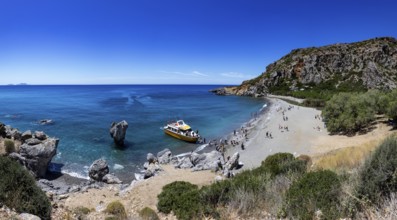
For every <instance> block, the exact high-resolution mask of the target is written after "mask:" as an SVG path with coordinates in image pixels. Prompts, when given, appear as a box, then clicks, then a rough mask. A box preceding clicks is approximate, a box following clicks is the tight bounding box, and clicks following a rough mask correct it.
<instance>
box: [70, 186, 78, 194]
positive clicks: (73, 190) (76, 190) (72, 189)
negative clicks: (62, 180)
mask: <svg viewBox="0 0 397 220" xmlns="http://www.w3.org/2000/svg"><path fill="white" fill-rule="evenodd" d="M80 190H81V188H80V186H72V187H70V189H69V191H68V192H69V193H75V192H78V191H80Z"/></svg>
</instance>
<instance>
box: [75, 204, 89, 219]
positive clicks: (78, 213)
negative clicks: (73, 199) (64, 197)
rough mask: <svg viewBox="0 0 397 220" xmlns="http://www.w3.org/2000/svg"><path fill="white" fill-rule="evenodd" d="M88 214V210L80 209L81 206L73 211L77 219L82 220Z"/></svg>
mask: <svg viewBox="0 0 397 220" xmlns="http://www.w3.org/2000/svg"><path fill="white" fill-rule="evenodd" d="M90 212H91V210H90V209H89V208H87V207H82V206H79V207H76V208H75V209H74V210H73V213H74V214H75V216H76V217H77V219H83V218H84V216H86V215H88V213H90Z"/></svg>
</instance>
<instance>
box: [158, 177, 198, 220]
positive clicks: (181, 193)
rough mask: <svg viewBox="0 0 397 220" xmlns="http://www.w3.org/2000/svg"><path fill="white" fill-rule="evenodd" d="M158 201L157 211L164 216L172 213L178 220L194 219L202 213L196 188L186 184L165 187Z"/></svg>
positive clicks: (172, 184) (180, 182)
mask: <svg viewBox="0 0 397 220" xmlns="http://www.w3.org/2000/svg"><path fill="white" fill-rule="evenodd" d="M158 199H159V200H158V203H157V209H158V210H159V211H160V212H163V213H166V214H168V213H170V212H171V211H173V212H174V214H175V216H176V217H177V218H178V219H195V218H198V216H199V215H200V214H202V213H203V206H202V204H201V203H200V196H199V191H198V187H197V186H196V185H193V184H191V183H188V182H184V181H176V182H173V183H170V184H168V185H165V186H164V187H163V191H162V192H161V193H160V194H159V195H158Z"/></svg>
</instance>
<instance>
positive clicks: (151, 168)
mask: <svg viewBox="0 0 397 220" xmlns="http://www.w3.org/2000/svg"><path fill="white" fill-rule="evenodd" d="M162 170H163V169H162V168H161V167H160V166H159V165H158V164H157V163H151V164H149V165H148V167H147V168H146V170H145V173H144V177H143V178H144V179H147V178H150V177H152V176H155V175H157V174H158V173H159V172H160V171H162Z"/></svg>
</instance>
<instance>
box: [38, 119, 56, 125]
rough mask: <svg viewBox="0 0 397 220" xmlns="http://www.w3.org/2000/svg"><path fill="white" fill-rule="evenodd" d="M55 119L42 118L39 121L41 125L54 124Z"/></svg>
mask: <svg viewBox="0 0 397 220" xmlns="http://www.w3.org/2000/svg"><path fill="white" fill-rule="evenodd" d="M52 123H53V121H52V120H51V119H42V120H40V121H39V124H41V125H48V124H52Z"/></svg>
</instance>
